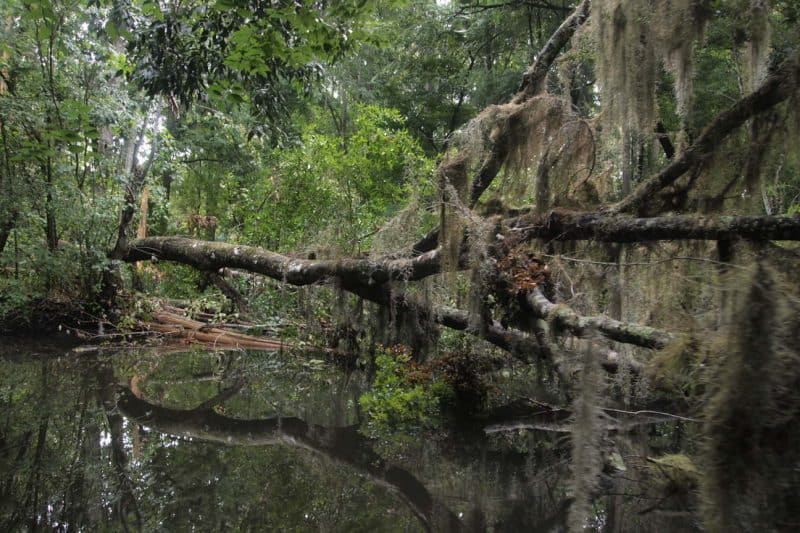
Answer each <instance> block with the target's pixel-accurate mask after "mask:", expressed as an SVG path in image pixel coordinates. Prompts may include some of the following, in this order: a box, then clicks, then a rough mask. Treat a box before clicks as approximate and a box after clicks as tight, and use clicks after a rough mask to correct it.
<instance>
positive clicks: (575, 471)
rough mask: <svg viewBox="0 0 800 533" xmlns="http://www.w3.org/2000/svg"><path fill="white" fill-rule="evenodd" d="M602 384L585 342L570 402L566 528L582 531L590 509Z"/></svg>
mask: <svg viewBox="0 0 800 533" xmlns="http://www.w3.org/2000/svg"><path fill="white" fill-rule="evenodd" d="M604 388H605V384H604V376H603V371H602V369H601V368H600V363H599V358H598V357H596V356H595V354H594V353H593V352H592V348H591V346H587V347H586V349H585V350H584V352H583V358H582V367H581V380H580V389H579V392H578V395H577V397H576V399H575V402H574V407H573V413H574V419H573V423H572V495H573V498H574V500H575V501H574V503H573V504H572V506H571V507H570V509H569V518H568V524H569V531H583V530H584V529H585V528H586V527H585V526H586V524H587V522H588V519H589V516H590V512H591V500H592V496H593V494H594V491H595V489H596V487H597V483H598V479H599V475H600V471H601V470H602V460H601V453H600V441H601V438H602V423H601V417H602V416H603V413H602V411H601V410H600V408H599V401H600V398H602V396H603V389H604Z"/></svg>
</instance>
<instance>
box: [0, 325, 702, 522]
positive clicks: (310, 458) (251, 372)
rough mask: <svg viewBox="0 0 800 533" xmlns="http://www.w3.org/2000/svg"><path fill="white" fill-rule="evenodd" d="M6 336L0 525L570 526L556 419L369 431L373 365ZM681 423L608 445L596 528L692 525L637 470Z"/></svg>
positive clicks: (1, 361) (0, 362)
mask: <svg viewBox="0 0 800 533" xmlns="http://www.w3.org/2000/svg"><path fill="white" fill-rule="evenodd" d="M0 343H2V347H1V348H0V405H2V410H1V411H0V530H2V531H19V530H22V531H24V530H54V531H68V530H69V531H73V530H74V531H227V530H234V531H239V530H242V531H347V532H349V531H364V532H372V531H426V530H433V531H455V530H465V531H543V532H544V531H565V530H566V528H567V525H566V524H567V521H566V520H567V518H566V517H567V514H568V512H569V508H570V506H571V505H572V498H571V489H570V487H571V483H570V479H571V473H570V436H569V433H565V432H563V431H557V430H558V429H560V428H559V427H557V426H553V427H552V428H549V429H551V430H548V431H544V430H541V429H531V428H530V427H529V426H530V424H528V425H527V426H526V424H520V423H518V422H515V421H513V420H511V421H509V420H505V421H502V422H500V423H499V424H498V421H497V420H485V421H482V422H474V423H469V424H463V423H462V424H460V425H454V427H451V428H449V429H448V430H446V431H445V430H439V431H435V432H434V431H430V432H422V433H420V432H417V433H410V434H402V433H399V434H396V435H392V436H390V437H388V438H384V439H371V438H367V437H365V436H364V434H363V433H362V431H360V430H359V426H360V424H361V423H362V418H363V417H362V415H361V413H360V412H359V404H358V398H359V396H360V395H361V394H362V393H363V392H364V391H365V390H366V387H367V384H366V380H365V376H364V374H363V372H359V371H347V370H344V369H339V368H337V367H336V366H335V365H331V364H330V363H328V362H325V361H323V360H322V359H315V358H313V357H311V356H308V355H303V354H291V353H283V354H281V353H266V352H214V351H208V350H190V351H186V350H185V349H184V351H176V350H174V349H170V350H166V349H161V350H153V349H148V350H138V351H135V350H131V351H124V352H80V351H78V352H76V351H71V350H70V348H69V347H66V346H59V345H57V344H53V343H42V342H35V343H32V342H22V341H19V340H11V339H3V338H0ZM516 377H517V378H519V377H520V376H516ZM522 378H523V380H524V376H522ZM487 426H490V428H491V429H492V431H490V432H488V433H487V432H486V431H484V430H485V428H486V427H487ZM683 434H684V431H683V429H682V428H681V427H680V426H679V425H676V424H674V423H673V424H666V425H665V424H661V425H649V426H647V425H643V426H636V427H634V428H633V429H626V430H624V431H616V432H615V433H614V435H615V436H614V437H613V441H609V442H604V443H603V446H604V448H607V449H606V451H604V452H603V454H604V456H605V457H606V461H605V462H606V465H605V467H604V469H605V471H606V473H605V474H604V475H603V476H602V479H601V482H600V484H599V485H598V487H597V489H596V494H597V496H596V499H595V501H594V503H593V507H592V514H591V516H592V518H591V519H590V521H589V523H587V524H586V526H587V527H586V530H590V531H691V530H693V529H694V518H693V515H692V514H691V513H690V510H691V506H692V505H693V503H692V501H691V499H687V498H686V497H685V496H686V495H685V494H680V493H672V494H671V493H670V491H669V490H666V491H665V490H664V483H663V480H658V479H656V477H655V476H653V474H652V471H651V470H647V469H645V468H643V467H642V465H644V464H646V459H647V457H648V456H649V455H652V454H658V453H666V452H669V451H674V450H675V449H677V448H679V447H680V446H681V445H682V443H681V442H679V441H680V440H681V439H682V438H684V437H683ZM635 443H638V444H635Z"/></svg>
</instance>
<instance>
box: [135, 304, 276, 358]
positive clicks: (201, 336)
mask: <svg viewBox="0 0 800 533" xmlns="http://www.w3.org/2000/svg"><path fill="white" fill-rule="evenodd" d="M153 320H154V322H150V323H147V324H142V327H143V328H144V329H147V330H149V331H154V332H158V333H163V334H166V335H171V336H174V337H180V338H182V339H185V340H188V341H194V342H199V343H203V344H211V345H213V346H215V347H216V346H220V347H233V348H251V349H255V350H280V349H282V348H286V347H288V345H287V344H286V343H284V342H283V341H280V340H276V339H266V338H263V337H254V336H252V335H245V334H244V333H237V332H235V331H227V330H225V329H223V328H222V327H217V326H214V325H211V324H206V323H203V322H198V321H197V320H192V319H191V318H187V317H184V316H180V315H176V314H173V313H166V312H156V313H154V314H153Z"/></svg>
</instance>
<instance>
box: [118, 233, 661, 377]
mask: <svg viewBox="0 0 800 533" xmlns="http://www.w3.org/2000/svg"><path fill="white" fill-rule="evenodd" d="M142 259H156V260H169V261H174V262H177V263H182V264H186V265H190V266H194V267H195V268H199V269H201V270H208V269H210V268H215V269H216V268H223V267H231V268H240V269H242V270H249V271H252V272H256V273H260V274H263V275H265V276H268V277H271V278H273V279H275V280H278V281H283V282H285V283H289V284H292V285H308V284H310V283H316V282H323V281H333V280H336V281H337V282H338V284H339V286H340V287H341V288H342V289H344V290H346V291H348V292H351V293H353V294H355V295H357V296H359V297H361V298H363V299H365V300H368V301H371V302H374V303H377V304H379V305H382V306H384V307H390V308H392V309H394V310H395V311H397V312H403V313H411V314H413V315H414V316H415V317H417V319H418V320H428V321H430V322H433V323H437V324H440V325H442V326H445V327H448V328H450V329H455V330H458V331H464V332H466V333H469V334H471V335H474V336H476V337H479V338H482V339H484V340H486V341H487V342H489V343H491V344H493V345H495V346H497V347H498V348H501V349H503V350H506V351H508V352H511V353H512V354H513V355H514V356H515V357H517V358H519V359H520V360H523V361H526V362H531V361H533V360H536V359H545V360H551V359H552V357H551V352H552V350H549V349H547V347H546V346H542V344H541V341H540V340H539V339H537V338H535V337H534V336H531V335H528V334H526V333H524V332H522V331H518V330H514V329H507V328H503V327H502V326H501V325H499V324H498V323H497V322H494V321H492V322H491V323H488V324H483V325H482V326H481V327H478V328H475V327H472V326H471V324H475V323H476V322H479V321H476V320H472V319H471V317H470V315H469V313H467V312H465V311H460V310H457V309H452V308H448V307H433V308H430V307H428V306H425V305H422V304H420V303H416V302H413V301H411V300H409V299H408V298H407V297H406V296H405V295H403V294H396V293H392V291H391V290H390V289H389V288H388V287H387V286H386V283H385V281H389V280H391V279H395V277H397V278H399V279H402V280H405V279H421V278H422V277H425V276H424V275H430V274H433V273H438V272H439V254H438V251H433V252H428V253H426V254H424V255H422V256H418V257H415V258H413V259H394V260H389V261H378V262H375V261H370V260H366V259H364V260H356V259H349V260H342V261H332V260H304V259H303V260H301V259H292V258H289V257H286V256H283V255H281V254H277V253H274V252H269V251H266V250H262V249H260V248H254V247H250V246H237V245H232V244H227V243H222V242H207V241H198V240H193V239H188V238H184V237H149V238H147V239H141V240H137V241H133V242H132V243H131V248H130V250H129V253H128V254H126V255H125V256H124V257H123V260H125V261H128V262H136V261H139V260H142ZM414 265H416V268H414ZM409 266H410V267H411V269H410V270H409V269H408V267H409ZM371 268H374V269H376V270H375V271H371V270H370V269H371ZM251 269H252V270H251ZM287 270H288V271H289V272H286V271H287ZM285 272H286V273H285ZM409 272H410V274H409ZM406 276H408V277H406ZM377 280H383V281H382V282H378V281H377ZM576 316H577V315H576ZM595 320H599V319H597V318H595ZM620 324H622V323H620ZM620 327H622V325H621V326H620ZM638 327H639V326H635V325H630V326H628V328H629V329H634V328H638ZM599 332H600V333H601V334H603V335H606V336H609V334H608V331H606V330H605V329H602V328H601V329H600V330H599ZM609 338H614V337H609ZM624 338H625V340H621V339H623V337H621V336H617V337H616V338H614V340H619V341H620V342H629V343H631V344H637V341H638V340H639V338H638V337H636V336H627V337H624ZM644 346H645V347H648V348H649V347H652V346H651V342H650V341H649V340H648V341H647V342H646V343H645V344H644ZM601 358H602V360H603V366H604V367H605V368H606V369H607V370H610V371H614V370H616V367H617V360H616V354H615V353H614V352H610V351H602V352H601Z"/></svg>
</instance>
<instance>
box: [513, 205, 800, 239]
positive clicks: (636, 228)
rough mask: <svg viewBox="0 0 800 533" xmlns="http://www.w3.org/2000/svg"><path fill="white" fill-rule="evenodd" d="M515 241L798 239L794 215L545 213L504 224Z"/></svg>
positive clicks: (799, 230) (798, 223) (799, 233)
mask: <svg viewBox="0 0 800 533" xmlns="http://www.w3.org/2000/svg"><path fill="white" fill-rule="evenodd" d="M504 225H506V226H507V227H508V228H509V229H510V230H511V231H512V232H514V234H515V236H514V237H515V239H519V240H531V239H547V240H556V241H574V240H595V241H602V242H648V241H662V240H689V239H698V240H718V239H730V238H733V237H743V238H746V239H752V240H757V241H766V240H777V241H797V240H800V216H776V215H773V216H768V215H766V216H722V217H716V218H712V217H702V216H672V217H653V218H628V217H625V216H620V215H613V214H606V213H572V212H565V211H551V212H550V213H548V214H545V215H535V214H528V215H524V216H521V217H517V218H514V219H509V220H507V221H506V222H505V223H504Z"/></svg>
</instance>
